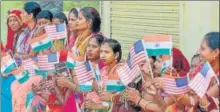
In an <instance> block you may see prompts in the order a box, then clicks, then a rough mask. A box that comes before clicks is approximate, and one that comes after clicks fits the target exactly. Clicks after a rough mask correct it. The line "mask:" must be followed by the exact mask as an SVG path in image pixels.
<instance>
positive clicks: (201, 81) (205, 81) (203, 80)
mask: <svg viewBox="0 0 220 112" xmlns="http://www.w3.org/2000/svg"><path fill="white" fill-rule="evenodd" d="M214 76H215V72H214V71H213V69H212V67H211V66H210V64H209V63H208V62H206V63H204V65H203V66H202V68H201V70H200V71H199V72H198V73H197V74H196V76H195V77H194V78H193V79H192V80H191V81H190V83H189V87H190V88H191V89H192V90H194V91H195V92H196V94H197V95H198V96H199V97H200V98H203V97H204V95H205V93H206V91H207V89H208V87H209V84H210V81H211V78H212V77H214Z"/></svg>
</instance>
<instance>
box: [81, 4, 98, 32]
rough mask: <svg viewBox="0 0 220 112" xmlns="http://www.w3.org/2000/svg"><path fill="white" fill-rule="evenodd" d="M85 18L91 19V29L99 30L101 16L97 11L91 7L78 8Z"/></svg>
mask: <svg viewBox="0 0 220 112" xmlns="http://www.w3.org/2000/svg"><path fill="white" fill-rule="evenodd" d="M80 11H81V12H82V15H83V16H84V17H85V18H86V20H91V21H92V24H91V30H92V32H94V33H97V32H99V31H100V25H101V18H100V14H99V12H98V11H97V10H96V9H95V8H93V7H84V8H82V9H81V10H80Z"/></svg>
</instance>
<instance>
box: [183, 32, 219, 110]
mask: <svg viewBox="0 0 220 112" xmlns="http://www.w3.org/2000/svg"><path fill="white" fill-rule="evenodd" d="M198 53H199V55H200V57H201V58H202V60H204V61H205V62H209V63H210V65H211V67H212V69H213V70H214V72H215V74H216V75H215V76H214V77H213V78H212V80H211V82H210V85H209V88H208V90H207V92H206V94H205V96H204V97H203V98H199V97H198V96H197V97H196V99H195V100H194V105H193V106H194V108H193V109H192V111H201V112H203V111H209V112H217V111H219V71H220V67H219V32H210V33H207V34H206V35H205V37H204V39H203V40H202V42H201V46H200V49H199V52H198ZM202 65H203V64H200V65H199V66H197V68H195V72H194V73H197V72H198V71H199V70H200V67H201V66H202ZM192 75H193V76H195V75H196V74H193V73H192ZM192 78H193V77H192ZM194 94H195V93H194ZM187 100H188V101H189V97H186V96H184V97H183V99H182V101H183V102H184V103H185V104H188V105H190V103H189V102H187Z"/></svg>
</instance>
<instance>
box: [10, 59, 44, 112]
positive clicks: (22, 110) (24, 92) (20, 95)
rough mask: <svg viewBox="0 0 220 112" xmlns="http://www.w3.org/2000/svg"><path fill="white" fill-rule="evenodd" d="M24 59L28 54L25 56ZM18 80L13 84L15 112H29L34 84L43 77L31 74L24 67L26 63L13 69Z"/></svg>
mask: <svg viewBox="0 0 220 112" xmlns="http://www.w3.org/2000/svg"><path fill="white" fill-rule="evenodd" d="M22 58H23V59H26V58H28V56H23V57H22ZM12 74H13V75H14V76H15V78H16V80H15V81H14V82H13V83H12V85H11V92H12V107H13V109H12V110H13V112H29V111H30V103H31V97H32V96H33V93H32V85H33V84H38V83H39V82H40V80H41V79H42V77H41V76H40V75H31V76H30V74H29V72H27V71H26V70H25V69H24V64H23V63H21V65H20V66H19V67H18V68H17V69H15V70H14V71H12Z"/></svg>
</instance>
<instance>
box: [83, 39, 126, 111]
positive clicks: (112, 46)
mask: <svg viewBox="0 0 220 112" xmlns="http://www.w3.org/2000/svg"><path fill="white" fill-rule="evenodd" d="M121 56H122V52H121V45H120V44H119V43H118V41H116V40H114V39H107V40H105V41H104V43H103V44H102V45H101V49H100V58H101V60H102V62H103V63H104V65H105V67H103V68H102V69H101V71H100V75H101V82H100V83H99V84H97V86H99V87H100V86H101V89H96V91H97V92H98V94H99V99H100V102H95V100H92V99H89V98H86V101H85V107H86V108H88V109H91V110H100V111H112V112H114V110H111V108H112V104H111V101H110V100H109V99H110V95H112V94H114V93H115V92H107V91H106V90H107V82H108V81H109V80H119V76H118V74H117V72H116V69H118V68H119V67H121V66H122V65H123V63H122V62H121ZM91 97H93V96H91Z"/></svg>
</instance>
